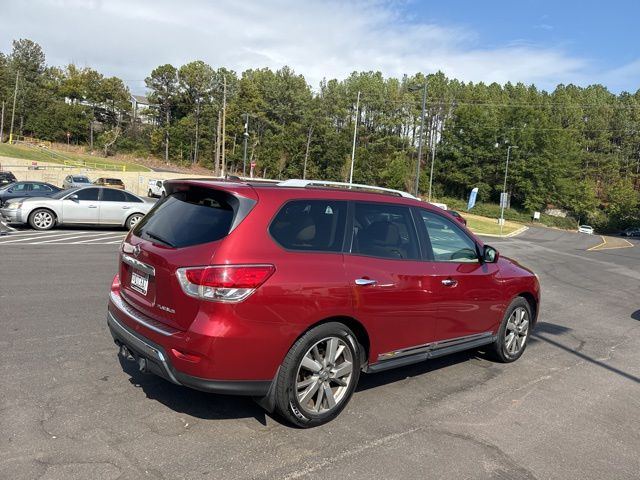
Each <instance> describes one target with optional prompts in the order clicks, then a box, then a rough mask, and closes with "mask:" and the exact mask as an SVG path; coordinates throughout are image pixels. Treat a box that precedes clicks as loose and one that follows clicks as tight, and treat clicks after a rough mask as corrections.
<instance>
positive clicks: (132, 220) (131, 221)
mask: <svg viewBox="0 0 640 480" xmlns="http://www.w3.org/2000/svg"><path fill="white" fill-rule="evenodd" d="M141 218H142V217H141V216H140V215H134V216H133V217H131V218H130V219H129V230H131V229H132V228H133V227H135V226H136V224H137V223H138V222H139V221H140V219H141Z"/></svg>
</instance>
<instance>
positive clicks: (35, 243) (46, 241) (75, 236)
mask: <svg viewBox="0 0 640 480" xmlns="http://www.w3.org/2000/svg"><path fill="white" fill-rule="evenodd" d="M66 235H68V234H66ZM104 235H105V234H104V233H90V234H83V235H73V234H72V236H70V237H69V236H67V237H64V238H54V239H53V240H43V241H41V242H32V243H31V245H41V244H43V243H55V242H66V241H68V240H74V239H76V238H88V237H101V236H102V237H103V236H104ZM109 236H111V237H113V236H114V234H113V232H112V233H111V234H110V235H109ZM74 243H75V242H74Z"/></svg>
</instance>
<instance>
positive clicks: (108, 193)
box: [102, 188, 126, 202]
mask: <svg viewBox="0 0 640 480" xmlns="http://www.w3.org/2000/svg"><path fill="white" fill-rule="evenodd" d="M102 201H103V202H125V201H126V200H125V195H124V192H123V191H122V190H112V189H110V188H103V189H102Z"/></svg>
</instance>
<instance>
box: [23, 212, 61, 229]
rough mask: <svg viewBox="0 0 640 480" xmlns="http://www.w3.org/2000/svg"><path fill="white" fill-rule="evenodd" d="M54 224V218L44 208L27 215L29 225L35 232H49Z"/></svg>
mask: <svg viewBox="0 0 640 480" xmlns="http://www.w3.org/2000/svg"><path fill="white" fill-rule="evenodd" d="M55 224H56V218H55V216H54V215H53V213H52V212H51V211H50V210H47V209H45V208H39V209H37V210H34V211H33V212H31V215H29V225H31V228H33V229H35V230H51V229H52V228H53V226H54V225H55Z"/></svg>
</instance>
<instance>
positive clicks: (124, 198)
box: [0, 187, 153, 230]
mask: <svg viewBox="0 0 640 480" xmlns="http://www.w3.org/2000/svg"><path fill="white" fill-rule="evenodd" d="M152 206H153V205H152V204H150V203H147V202H145V201H144V200H143V199H142V198H140V197H138V196H137V195H134V194H133V193H131V192H126V191H122V190H115V189H113V188H104V187H82V188H72V189H69V190H61V191H59V192H58V193H54V194H53V195H51V197H49V198H20V199H14V200H8V201H7V202H5V204H4V206H3V207H2V208H0V215H2V216H3V217H4V218H6V219H7V220H8V222H9V223H28V224H29V225H31V227H32V228H34V229H36V230H49V229H51V228H53V227H55V226H56V225H69V224H88V225H121V226H124V227H127V228H133V226H134V225H136V223H138V221H139V220H140V219H141V218H142V217H143V216H144V215H145V214H146V213H147V212H148V211H149V210H150V209H151V207H152Z"/></svg>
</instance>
